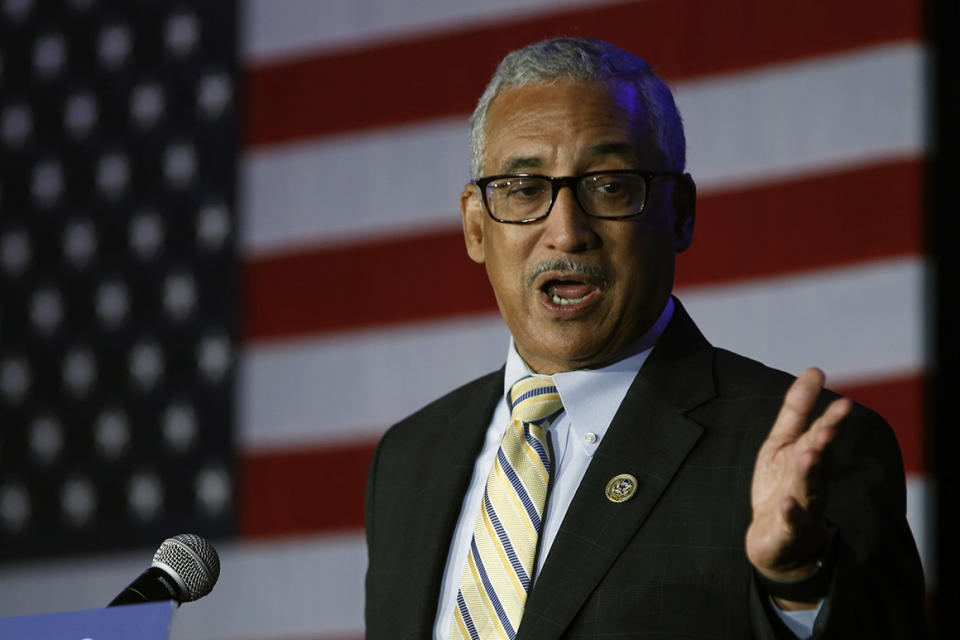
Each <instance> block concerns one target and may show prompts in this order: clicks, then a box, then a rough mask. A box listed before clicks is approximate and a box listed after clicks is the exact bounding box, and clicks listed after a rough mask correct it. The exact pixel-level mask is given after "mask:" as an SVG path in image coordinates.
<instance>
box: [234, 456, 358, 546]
mask: <svg viewBox="0 0 960 640" xmlns="http://www.w3.org/2000/svg"><path fill="white" fill-rule="evenodd" d="M375 447H376V443H375V442H362V443H359V444H351V445H345V446H338V447H324V448H319V449H302V450H301V449H298V450H289V451H274V452H269V453H252V454H248V455H246V456H245V457H243V458H242V461H241V468H240V473H239V478H238V482H239V491H240V499H239V501H238V502H239V505H240V533H241V535H243V536H247V537H262V536H270V535H292V534H299V533H314V532H318V531H325V532H331V531H339V530H345V529H356V528H358V527H362V526H363V503H364V488H365V486H366V482H367V467H369V466H370V460H371V459H372V457H373V450H374V448H375Z"/></svg>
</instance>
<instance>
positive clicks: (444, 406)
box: [389, 368, 503, 431]
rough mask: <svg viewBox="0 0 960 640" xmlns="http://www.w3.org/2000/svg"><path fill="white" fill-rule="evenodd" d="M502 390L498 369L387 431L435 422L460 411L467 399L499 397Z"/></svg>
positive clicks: (455, 390)
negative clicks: (480, 396)
mask: <svg viewBox="0 0 960 640" xmlns="http://www.w3.org/2000/svg"><path fill="white" fill-rule="evenodd" d="M502 388H503V369H502V368H501V369H498V370H497V371H493V372H491V373H488V374H486V375H484V376H480V377H479V378H476V379H474V380H471V381H470V382H468V383H466V384H464V385H461V386H460V387H457V388H456V389H454V390H453V391H451V392H449V393H447V394H445V395H443V396H441V397H440V398H437V399H436V400H434V401H433V402H431V403H430V404H428V405H426V406H424V407H423V408H421V409H418V410H417V411H415V412H414V413H412V414H410V415H409V416H407V417H406V418H403V419H402V420H400V421H399V422H397V423H396V424H394V425H393V426H392V427H390V429H389V431H397V430H400V431H402V430H404V429H407V428H416V426H417V425H420V424H422V423H423V422H424V421H426V420H435V419H436V418H437V416H438V415H439V416H441V417H442V416H447V415H449V414H450V413H452V412H455V411H458V410H459V409H461V408H462V407H463V405H464V403H466V402H467V401H468V399H473V398H476V397H477V396H478V395H483V396H487V395H490V394H491V393H496V394H497V395H499V393H500V391H501V390H502Z"/></svg>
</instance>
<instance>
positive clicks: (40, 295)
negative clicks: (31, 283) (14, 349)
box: [30, 286, 63, 333]
mask: <svg viewBox="0 0 960 640" xmlns="http://www.w3.org/2000/svg"><path fill="white" fill-rule="evenodd" d="M62 318H63V299H62V298H61V296H60V292H59V291H57V290H56V289H54V288H53V287H49V286H47V287H40V288H38V289H37V290H36V291H35V292H34V294H33V299H32V300H31V302H30V322H31V323H32V324H33V326H34V327H36V328H37V329H38V330H40V331H42V332H44V333H49V332H51V331H53V330H54V329H56V328H57V326H58V325H59V324H60V320H61V319H62Z"/></svg>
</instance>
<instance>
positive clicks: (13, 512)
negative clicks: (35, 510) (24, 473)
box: [0, 482, 30, 532]
mask: <svg viewBox="0 0 960 640" xmlns="http://www.w3.org/2000/svg"><path fill="white" fill-rule="evenodd" d="M29 519H30V494H28V493H27V490H26V489H25V488H24V486H23V485H22V484H20V483H19V482H15V483H10V484H5V485H3V486H2V487H0V520H2V521H3V528H4V529H6V530H7V531H10V532H17V531H20V530H21V529H23V526H24V525H25V524H26V523H27V520H29Z"/></svg>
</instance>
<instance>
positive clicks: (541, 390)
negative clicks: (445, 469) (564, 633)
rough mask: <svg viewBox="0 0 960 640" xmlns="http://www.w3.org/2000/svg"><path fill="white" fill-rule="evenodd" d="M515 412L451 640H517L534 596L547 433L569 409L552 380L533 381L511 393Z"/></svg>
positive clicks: (548, 461)
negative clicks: (531, 594)
mask: <svg viewBox="0 0 960 640" xmlns="http://www.w3.org/2000/svg"><path fill="white" fill-rule="evenodd" d="M510 406H511V410H510V426H509V427H508V428H507V432H506V433H505V434H504V436H503V440H501V442H500V449H499V451H497V458H496V460H495V461H494V464H493V467H492V468H491V469H490V475H489V476H488V477H487V486H486V490H485V491H484V493H483V502H482V503H481V505H480V512H479V513H478V514H477V521H476V524H475V525H474V528H473V540H472V541H471V543H470V551H469V553H468V554H467V564H466V567H465V568H464V571H463V577H462V579H461V580H460V590H459V592H458V593H457V606H456V608H455V610H454V614H453V623H452V624H451V627H450V637H451V638H471V639H473V640H481V639H482V640H486V639H487V638H511V639H512V638H514V637H516V635H517V627H518V626H519V625H520V618H521V616H522V615H523V607H524V604H525V603H526V601H527V593H528V592H529V591H530V584H531V581H532V578H533V568H534V562H535V560H536V553H537V540H538V539H539V537H540V531H541V528H542V521H543V511H544V507H545V506H546V502H547V487H548V486H549V483H550V474H551V466H552V453H551V450H550V444H549V442H548V439H547V427H549V426H550V423H551V422H552V421H553V420H554V419H555V418H556V417H557V415H558V414H559V413H560V411H561V410H562V409H563V405H562V404H561V402H560V394H559V393H558V392H557V388H556V387H555V386H554V384H553V380H552V379H551V378H543V377H539V378H538V377H532V376H531V377H527V378H524V379H523V380H520V381H519V382H517V383H516V384H515V385H513V387H512V388H511V389H510Z"/></svg>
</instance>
